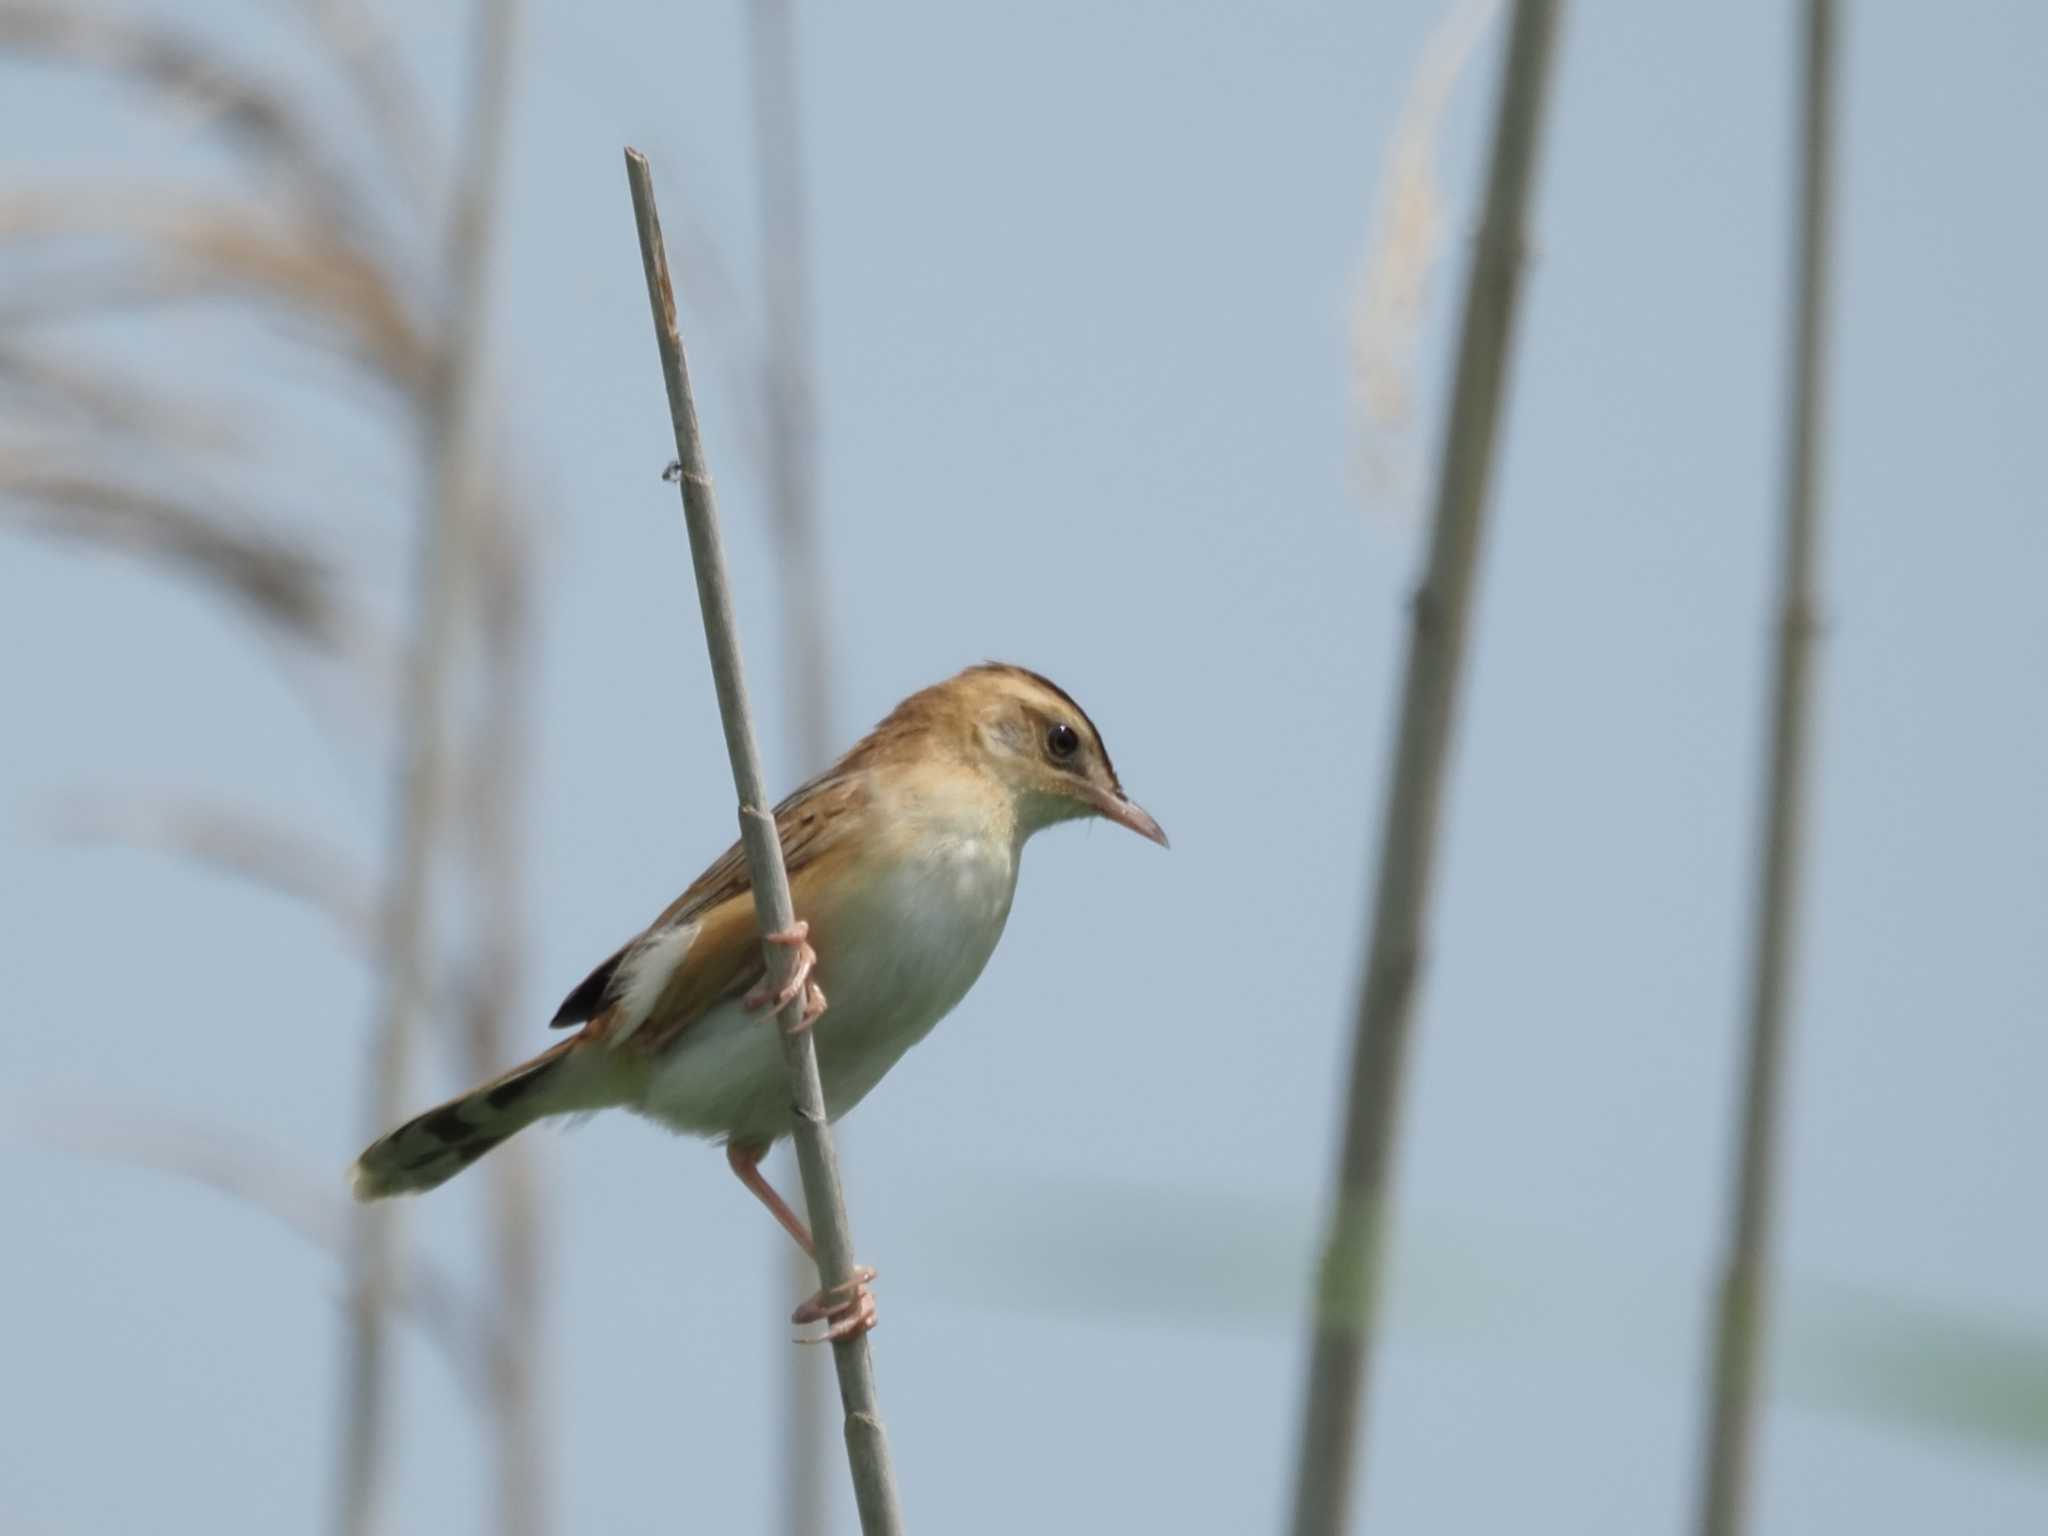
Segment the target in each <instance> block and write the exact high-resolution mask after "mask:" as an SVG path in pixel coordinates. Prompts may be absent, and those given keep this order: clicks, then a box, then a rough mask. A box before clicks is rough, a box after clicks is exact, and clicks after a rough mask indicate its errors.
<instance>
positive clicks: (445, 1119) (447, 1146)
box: [349, 1040, 580, 1200]
mask: <svg viewBox="0 0 2048 1536" xmlns="http://www.w3.org/2000/svg"><path fill="white" fill-rule="evenodd" d="M579 1043H580V1042H579V1041H577V1040H564V1041H563V1042H562V1043H561V1044H560V1045H558V1046H556V1047H555V1048H554V1049H552V1050H549V1051H543V1052H542V1053H541V1054H540V1055H538V1056H536V1057H534V1058H533V1060H531V1061H529V1062H526V1063H524V1064H523V1065H521V1066H517V1067H514V1068H513V1069H512V1070H511V1071H510V1072H507V1073H506V1074H505V1075H504V1076H503V1077H499V1078H494V1079H492V1080H491V1081H490V1082H488V1083H485V1084H484V1085H483V1086H482V1087H481V1088H473V1089H471V1090H470V1091H469V1092H468V1093H465V1094H463V1095H462V1096H461V1097H460V1098H457V1099H450V1100H449V1101H448V1102H447V1103H446V1104H443V1105H441V1106H440V1107H439V1108H436V1109H430V1110H428V1111H427V1112H426V1113H425V1114H423V1115H415V1116H414V1117H413V1118H412V1119H410V1120H408V1121H406V1122H405V1124H403V1125H401V1126H400V1127H399V1128H398V1129H397V1130H395V1131H393V1132H392V1133H391V1134H390V1135H388V1136H382V1137H379V1138H378V1139H377V1140H376V1141H373V1142H371V1143H370V1145H369V1146H368V1147H367V1148H366V1149H365V1150H364V1152H363V1155H362V1156H361V1157H359V1158H357V1159H356V1164H355V1167H353V1168H352V1169H350V1170H349V1180H350V1182H351V1184H352V1185H353V1186H354V1188H355V1196H356V1198H357V1199H358V1200H382V1199H384V1198H386V1197H387V1196H390V1195H412V1194H418V1193H419V1192H420V1191H421V1190H425V1189H432V1188H433V1187H434V1186H435V1185H437V1184H444V1183H446V1182H447V1181H448V1180H449V1179H452V1178H454V1177H455V1175H456V1174H458V1173H460V1172H462V1170H463V1169H465V1168H467V1167H468V1166H469V1165H470V1164H471V1163H473V1162H475V1161H476V1160H477V1159H478V1158H480V1157H482V1156H483V1155H484V1154H485V1153H486V1152H488V1151H490V1150H491V1148H493V1147H495V1146H497V1145H498V1143H499V1142H501V1141H505V1140H507V1139H508V1138H509V1137H511V1136H512V1135H513V1133H514V1132H517V1131H522V1130H524V1129H525V1128H526V1127H527V1126H529V1125H531V1124H533V1122H534V1121H536V1120H538V1119H540V1118H541V1117H542V1116H543V1115H549V1114H553V1113H555V1112H556V1111H558V1110H562V1109H567V1108H570V1107H572V1106H571V1105H570V1104H569V1103H567V1102H566V1095H565V1094H564V1093H563V1091H562V1090H563V1089H564V1088H565V1086H566V1083H565V1077H566V1076H567V1075H568V1074H567V1073H566V1072H565V1070H564V1069H565V1068H567V1067H568V1066H569V1055H570V1053H571V1052H572V1051H573V1050H574V1049H575V1047H576V1046H577V1045H578V1044H579Z"/></svg>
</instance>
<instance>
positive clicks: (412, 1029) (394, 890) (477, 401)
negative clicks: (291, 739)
mask: <svg viewBox="0 0 2048 1536" xmlns="http://www.w3.org/2000/svg"><path fill="white" fill-rule="evenodd" d="M518 14H519V7H518V0H483V4H482V5H481V6H480V8H479V11H478V13H477V17H476V26H477V29H478V31H477V50H476V61H475V72H474V76H473V80H472V85H471V90H472V107H471V111H472V117H471V124H472V126H471V130H470V140H469V145H468V150H467V153H466V154H465V156H464V163H463V166H462V171H461V175H460V178H459V180H458V182H457V185H456V188H455V197H456V206H455V217H454V221H453V224H452V226H451V229H450V231H449V244H448V253H447V261H446V264H445V267H444V274H445V275H444V279H443V290H442V291H443V295H444V299H445V313H446V314H447V316H448V321H447V326H446V329H445V331H444V333H443V335H442V337H441V338H440V346H439V348H438V349H437V357H436V365H435V373H434V376H433V380H432V384H431V387H430V392H429V397H428V400H427V402H426V403H427V407H428V421H427V429H428V430H427V438H426V441H425V442H424V443H423V444H422V452H423V454H424V456H425V459H426V483H427V502H426V505H425V507H424V508H423V509H422V512H421V516H420V525H419V545H420V547H419V554H418V557H417V569H416V573H415V581H416V594H415V597H414V617H413V629H414V638H413V653H412V658H411V665H410V666H409V667H408V668H407V669H406V673H405V677H404V680H403V683H402V703H401V706H400V716H399V740H400V743H401V745H400V751H401V753H402V754H403V760H402V768H401V775H400V781H399V793H398V795H397V797H396V804H395V806H394V815H393V817H392V826H391V848H390V853H389V855H388V859H389V863H388V866H387V867H388V869H389V871H390V873H389V876H388V878H389V880H390V885H391V893H390V895H389V896H388V897H387V898H386V899H385V902H384V904H383V909H382V913H381V916H382V919H383V923H384V927H383V930H382V938H381V943H380V959H381V962H382V964H381V967H380V976H379V986H380V992H381V996H380V999H379V1007H378V1015H377V1017H378V1023H377V1029H376V1034H375V1036H374V1045H373V1050H372V1060H371V1074H370V1078H371V1080H370V1103H369V1114H368V1119H369V1122H370V1133H371V1134H373V1135H374V1134H377V1133H378V1132H379V1131H381V1130H382V1129H383V1128H384V1127H385V1126H388V1125H391V1124H393V1123H394V1122H395V1121H396V1120H397V1119H398V1117H399V1116H400V1114H402V1113H403V1111H404V1109H405V1107H406V1099H407V1095H408V1077H409V1068H410V1065H411V1057H412V1047H413V1037H414V1035H415V1034H416V1032H417V1028H418V1022H419V1017H420V1014H421V1012H422V1010H423V1007H424V1004H425V1002H426V998H427V991H428V986H429V979H428V959H427V957H428V955H429V954H430V952H431V950H430V945H431V934H430V931H429V919H430V917H431V913H432V900H431V896H432V892H431V874H432V865H433V861H434V858H435V855H436V853H437V851H438V847H439V844H440V841H441V826H442V820H443V814H444V811H445V805H444V800H445V786H444V780H445V777H446V762H445V759H446V755H447V754H446V742H445V740H444V736H445V726H444V722H443V715H444V713H445V711H446V698H445V695H446V692H447V681H448V675H449V672H450V670H451V666H452V661H453V651H454V642H455V621H456V617H457V614H456V610H457V606H458V599H459V593H460V580H461V572H460V569H459V560H458V558H457V557H458V556H459V555H460V553H461V552H462V551H463V550H464V548H465V547H466V546H467V543H468V540H467V537H466V532H465V524H466V522H467V521H468V520H469V519H470V518H471V517H472V516H473V515H474V509H473V507H472V505H471V503H472V501H473V499H474V496H475V480H476V469H477V459H478V450H479V446H480V445H479V442H478V437H479V431H478V426H479V421H480V418H481V414H482V413H481V394H482V391H481V388H480V381H479V374H480V371H481V370H480V368H479V360H480V357H481V354H482V350H483V338H484V314H485V305H486V299H487V296H488V288H489V285H488V280H487V270H486V258H487V256H488V254H489V248H490V241H489V234H490V228H491V222H492V215H493V213H494V211H495V208H496V203H497V191H498V182H499V176H500V169H501V166H502V162H503V159H504V154H503V149H504V143H505V138H506V134H505V120H506V117H507V113H508V107H509V97H510V93H511V76H512V49H513V40H514V36H515V33H516V29H517V24H518ZM396 1213H397V1207H396V1206H394V1205H392V1204H391V1203H390V1202H388V1201H387V1202H381V1203H379V1204H376V1205H366V1206H362V1207H360V1208H359V1215H358V1217H357V1220H358V1222H359V1224H360V1225H359V1227H358V1233H359V1239H358V1243H357V1245H356V1262H355V1265H354V1274H353V1276H352V1279H353V1285H352V1287H351V1295H350V1324H349V1342H348V1355H347V1366H346V1377H345V1385H344V1397H343V1411H342V1419H341V1455H340V1467H339V1473H338V1478H337V1486H336V1490H335V1524H336V1528H337V1529H338V1530H339V1531H340V1532H342V1536H367V1533H368V1532H369V1531H370V1530H371V1529H372V1528H373V1527H374V1526H375V1524H376V1521H377V1511H378V1504H379V1499H380V1496H381V1492H382V1485H383V1480H384V1473H385V1468H386V1463H387V1461H388V1459H389V1458H388V1455H387V1450H388V1445H389V1441H390V1435H389V1424H388V1419H389V1398H390V1378H391V1372H390V1369H389V1365H388V1362H387V1343H388V1340H387V1329H386V1318H385V1312H386V1309H387V1307H388V1305H389V1294H390V1291H391V1288H392V1285H393V1283H394V1279H395V1276H396V1274H397V1271H398V1265H399V1246H398V1242H399V1233H398V1227H397V1222H396Z"/></svg>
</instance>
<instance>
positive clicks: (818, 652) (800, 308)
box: [747, 0, 832, 1536]
mask: <svg viewBox="0 0 2048 1536" xmlns="http://www.w3.org/2000/svg"><path fill="white" fill-rule="evenodd" d="M793 10H794V7H793V6H792V4H791V0H753V3H752V4H751V5H749V6H748V8H747V18H748V22H749V26H748V30H747V42H748V50H749V54H750V57H751V60H752V67H753V104H754V153H755V180H756V183H757V185H758V188H759V192H760V198H761V273H762V290H763V294H762V297H763V300H764V302H763V306H762V307H763V310H764V312H765V314H766V317H767V318H766V334H765V337H764V341H765V351H764V355H763V357H762V360H761V361H762V370H761V385H762V391H761V392H762V396H763V399H762V408H763V409H762V418H763V422H764V425H765V433H764V436H765V438H766V452H765V455H764V462H763V466H762V467H763V468H764V469H765V470H766V472H767V478H768V505H769V512H770V515H771V516H772V517H773V518H774V520H775V529H776V534H777V539H776V556H777V560H778V562H779V564H780V567H781V570H780V579H779V580H778V581H777V582H776V590H777V591H778V592H779V593H780V594H781V595H782V674H783V677H784V679H785V680H786V684H787V686H786V687H785V690H784V692H785V695H786V704H787V708H788V711H789V716H788V718H789V735H790V740H791V741H792V742H793V743H794V744H795V748H796V755H797V759H798V763H797V772H796V773H795V774H793V775H792V776H791V777H792V778H794V779H799V780H801V779H806V778H808V777H810V775H811V774H813V773H815V772H817V771H818V770H819V769H821V768H823V767H824V766H825V763H826V760H827V758H828V757H829V755H830V754H831V751H832V719H831V707H832V706H831V657H830V653H829V651H828V648H827V646H826V643H825V632H826V626H827V623H828V610H827V590H826V583H825V571H824V561H823V558H822V556H821V553H820V550H819V542H818V494H817V486H818V478H817V463H818V431H817V420H816V410H817V407H816V395H815V392H814V390H813V388H812V380H811V355H812V354H811V282H810V241H809V231H808V227H807V224H806V221H805V218H804V198H803V154H802V143H803V139H802V131H801V130H802V123H801V121H800V119H799V117H798V106H797V68H796V20H795V16H794V15H793ZM791 1161H792V1162H793V1161H794V1159H793V1158H792V1159H791ZM776 1251H777V1253H778V1255H780V1256H781V1257H782V1258H783V1261H784V1263H785V1264H786V1265H787V1268H788V1272H789V1275H790V1277H791V1281H792V1284H791V1287H790V1289H791V1290H792V1291H793V1292H798V1293H800V1292H801V1291H802V1289H803V1288H804V1286H805V1285H806V1284H807V1283H808V1282H809V1270H810V1260H809V1259H807V1258H806V1257H805V1256H804V1255H803V1254H802V1253H800V1252H798V1251H797V1250H796V1249H795V1248H793V1247H791V1246H790V1245H789V1244H788V1243H782V1242H778V1243H777V1245H776ZM783 1392H784V1400H783V1422H782V1425H781V1431H780V1435H779V1437H778V1438H779V1439H780V1441H781V1444H782V1448H783V1476H782V1517H783V1529H784V1531H785V1532H786V1533H787V1536H823V1533H824V1531H825V1529H826V1526H827V1522H828V1520H829V1518H830V1508H831V1506H830V1493H829V1490H828V1487H827V1484H826V1480H825V1454H826V1453H825V1447H826V1441H827V1436H828V1434H829V1430H828V1428H827V1422H826V1416H827V1413H828V1412H829V1409H828V1399H827V1397H826V1386H825V1361H824V1359H823V1357H822V1356H821V1355H820V1354H819V1353H818V1351H816V1350H813V1349H799V1350H792V1351H791V1352H790V1353H789V1356H788V1364H787V1367H786V1373H785V1377H784V1383H783Z"/></svg>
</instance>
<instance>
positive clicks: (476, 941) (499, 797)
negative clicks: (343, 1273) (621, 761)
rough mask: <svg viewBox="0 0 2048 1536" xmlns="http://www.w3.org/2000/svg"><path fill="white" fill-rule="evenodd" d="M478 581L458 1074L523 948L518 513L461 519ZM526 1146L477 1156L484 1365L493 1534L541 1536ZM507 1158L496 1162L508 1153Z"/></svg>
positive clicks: (539, 1252)
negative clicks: (490, 1316)
mask: <svg viewBox="0 0 2048 1536" xmlns="http://www.w3.org/2000/svg"><path fill="white" fill-rule="evenodd" d="M472 526H473V528H474V530H475V534H476V548H477V560H476V565H477V567H478V570H479V572H480V573H481V576H482V582H481V585H482V587H483V590H482V593H481V597H480V601H478V602H477V603H476V604H475V605H474V606H475V609H476V616H477V622H478V623H479V625H480V626H481V628H482V631H483V642H484V644H483V651H484V655H483V666H484V686H483V698H482V711H481V719H480V720H479V722H478V727H477V731H476V734H475V745H474V749H473V757H472V761H471V767H472V770H473V773H474V778H475V783H474V786H473V791H472V794H471V797H470V834H471V836H470V856H471V859H472V861H473V867H474V878H473V882H472V885H473V888H472V890H471V893H470V899H471V901H472V903H473V904H474V906H475V914H474V919H473V921H474V936H473V938H472V940H471V964H472V966H473V967H474V980H473V983H472V991H471V995H470V1009H469V1057H470V1067H471V1070H472V1072H473V1074H474V1075H475V1076H476V1077H477V1078H478V1079H483V1078H486V1077H489V1076H491V1075H492V1074H494V1073H496V1072H498V1071H500V1070H502V1068H503V1066H504V1063H505V1061H506V1059H507V1055H508V1051H507V1046H508V1043H509V1042H508V1040H507V1036H508V1035H509V1034H510V1033H511V1029H510V1026H511V1021H512V1019H513V1018H514V1016H515V1015H516V1013H517V1010H518V1006H519V991H520V988H519V981H520V969H521V966H520V957H521V956H522V955H523V954H524V952H525V948H526V943H525V939H526V933H527V911H526V884H525V880H524V878H523V876H524V874H525V871H526V868H527V860H526V839H525V835H524V834H525V825H526V818H525V809H526V788H527V766H528V754H529V751H530V749H531V745H532V736H531V733H530V732H529V730H528V728H527V726H528V715H527V710H528V705H529V703H530V701H531V699H532V697H533V689H534V678H533V659H534V658H533V629H532V602H533V594H532V590H531V583H530V576H531V572H530V571H529V569H528V564H527V554H528V548H529V546H528V541H527V537H526V532H527V530H526V528H525V526H524V524H523V521H522V520H521V517H520V509H519V507H518V505H517V503H516V502H515V501H514V500H513V499H512V498H510V497H506V496H500V497H497V498H496V499H495V501H494V503H493V505H492V506H491V507H490V508H489V509H487V511H486V514H485V515H484V516H479V517H477V518H476V519H474V520H473V523H472ZM528 1151H529V1149H528V1148H525V1147H522V1146H521V1145H520V1144H519V1142H518V1141H517V1140H516V1139H515V1140H514V1141H512V1142H511V1143H508V1144H507V1145H506V1146H503V1147H500V1148H499V1149H498V1153H497V1155H496V1156H493V1157H492V1158H490V1159H488V1160H487V1162H486V1163H485V1167H486V1168H487V1169H489V1180H488V1183H487V1186H486V1187H487V1193H488V1197H489V1200H490V1217H489V1229H490V1233H489V1249H488V1251H489V1254H490V1266H491V1273H492V1280H493V1284H494V1290H495V1301H496V1308H495V1310H496V1313H497V1321H498V1327H497V1332H496V1335H495V1337H496V1339H497V1341H498V1343H499V1345H500V1346H501V1347H500V1348H499V1349H498V1350H497V1351H496V1353H495V1355H494V1356H493V1358H492V1362H491V1382H492V1392H491V1400H490V1413H491V1420H492V1427H493V1431H494V1438H495V1440H496V1446H495V1452H496V1490H497V1500H498V1511H497V1519H496V1520H495V1521H494V1522H493V1528H494V1529H495V1530H498V1531H501V1532H504V1533H505V1536H540V1533H541V1532H543V1531H544V1530H545V1529H546V1528H547V1526H548V1479H547V1457H548V1450H549V1444H550V1441H549V1437H548V1435H547V1433H546V1430H545V1426H544V1423H543V1416H542V1411H541V1410H542V1403H543V1402H544V1400H545V1398H544V1391H543V1382H542V1369H543V1367H544V1365H545V1362H546V1352H545V1349H544V1347H543V1341H544V1340H545V1339H546V1337H547V1331H546V1328H545V1311H544V1308H545V1299H546V1298H545V1295H544V1279H545V1274H544V1270H545V1265H544V1261H543V1254H544V1244H543V1242H542V1213H541V1193H540V1188H539V1185H538V1183H537V1180H536V1176H535V1172H534V1166H533V1160H532V1158H531V1157H530V1156H529V1155H528ZM508 1153H510V1154H512V1155H511V1156H507V1155H506V1154H508Z"/></svg>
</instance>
